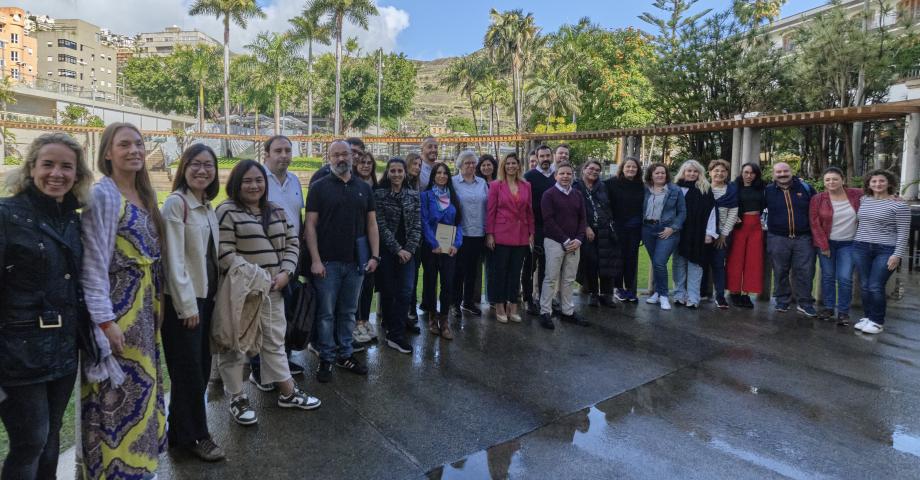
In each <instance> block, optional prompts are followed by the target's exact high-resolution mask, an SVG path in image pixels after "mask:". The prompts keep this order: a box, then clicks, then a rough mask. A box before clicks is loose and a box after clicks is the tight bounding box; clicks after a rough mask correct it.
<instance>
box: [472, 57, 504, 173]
mask: <svg viewBox="0 0 920 480" xmlns="http://www.w3.org/2000/svg"><path fill="white" fill-rule="evenodd" d="M476 96H477V97H478V99H479V101H480V102H482V103H484V104H487V105H489V135H501V117H500V113H501V112H500V109H499V107H501V106H505V105H508V104H510V103H511V98H510V97H511V96H510V95H509V92H508V84H507V83H505V81H504V80H500V79H498V78H497V77H496V76H495V75H488V76H487V77H486V78H485V79H484V80H483V82H482V83H480V84H479V86H478V87H477V88H476ZM493 147H494V148H495V156H496V157H498V142H495V144H494V145H493Z"/></svg>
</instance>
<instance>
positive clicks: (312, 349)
mask: <svg viewBox="0 0 920 480" xmlns="http://www.w3.org/2000/svg"><path fill="white" fill-rule="evenodd" d="M307 351H309V352H310V353H312V354H313V355H316V356H317V357H319V350H317V349H316V347H314V346H313V344H312V343H308V344H307Z"/></svg>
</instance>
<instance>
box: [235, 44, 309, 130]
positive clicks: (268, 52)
mask: <svg viewBox="0 0 920 480" xmlns="http://www.w3.org/2000/svg"><path fill="white" fill-rule="evenodd" d="M300 47H301V44H300V42H299V41H298V40H296V39H295V38H294V37H293V36H292V35H291V34H290V33H269V32H263V33H260V34H259V35H258V36H257V37H256V39H255V41H254V42H252V43H250V44H249V45H246V49H247V50H249V51H250V52H252V54H251V55H249V56H247V57H244V60H242V64H241V69H242V70H243V71H245V72H247V73H248V74H249V75H248V77H249V80H250V82H252V86H254V87H256V88H265V89H268V90H270V91H271V92H272V99H273V101H274V111H275V135H278V134H280V133H281V95H282V90H283V89H284V87H285V85H286V84H288V83H289V82H291V81H292V80H293V79H294V78H295V77H296V76H297V74H298V73H300V70H299V69H298V65H297V64H298V61H300V62H302V61H303V59H301V58H299V57H298V56H297V51H298V50H299V49H300Z"/></svg>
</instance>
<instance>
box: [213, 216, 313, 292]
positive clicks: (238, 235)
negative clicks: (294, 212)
mask: <svg viewBox="0 0 920 480" xmlns="http://www.w3.org/2000/svg"><path fill="white" fill-rule="evenodd" d="M270 205H271V208H272V217H271V221H270V222H269V224H268V228H267V229H264V230H263V229H262V222H261V218H260V216H258V215H253V214H251V213H249V212H248V211H246V210H243V209H241V208H240V207H239V206H238V205H237V204H236V202H234V201H232V200H226V201H224V202H223V203H221V204H220V205H218V206H217V220H218V222H219V224H220V244H219V245H218V250H217V253H218V257H217V258H218V263H219V264H220V269H221V271H223V272H226V271H227V269H229V268H230V266H231V265H233V261H234V260H235V257H237V256H242V257H243V258H244V259H245V260H246V261H247V262H249V263H252V264H255V265H258V266H260V267H262V268H264V269H265V270H267V271H268V274H269V275H270V276H272V277H274V276H275V275H277V274H278V273H279V272H280V271H281V270H285V271H287V272H291V273H293V272H295V271H296V270H297V256H298V254H299V253H300V243H299V242H298V240H297V232H295V231H294V229H293V227H291V226H290V225H289V224H288V222H287V219H286V218H285V215H284V209H283V208H281V207H279V206H277V205H275V204H270Z"/></svg>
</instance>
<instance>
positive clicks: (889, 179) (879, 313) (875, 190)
mask: <svg viewBox="0 0 920 480" xmlns="http://www.w3.org/2000/svg"><path fill="white" fill-rule="evenodd" d="M866 178H867V180H866V184H865V186H864V187H863V192H865V194H866V196H864V197H862V200H861V201H860V204H859V211H858V212H857V216H858V218H859V225H858V226H857V227H856V238H855V239H854V243H853V245H854V248H853V257H854V261H855V263H856V266H857V268H858V269H859V280H860V282H861V283H862V300H863V310H864V311H865V313H866V317H865V318H863V319H861V320H860V321H859V322H857V323H856V325H855V328H856V329H857V330H859V331H861V332H863V333H868V334H876V333H881V332H882V330H883V327H882V325H884V324H885V284H886V283H888V278H889V277H891V274H892V273H893V272H894V271H895V269H897V268H898V265H900V264H901V260H902V259H903V258H904V257H905V256H906V255H907V239H908V236H909V234H910V207H908V206H907V204H906V203H904V202H903V201H901V199H899V198H898V197H896V196H895V192H896V190H895V188H897V183H898V182H897V179H896V178H895V176H894V175H892V174H891V172H888V171H886V170H873V171H871V172H869V175H867V176H866Z"/></svg>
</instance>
